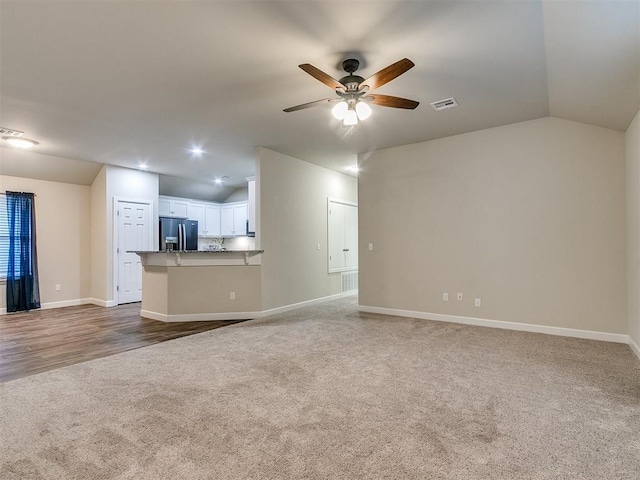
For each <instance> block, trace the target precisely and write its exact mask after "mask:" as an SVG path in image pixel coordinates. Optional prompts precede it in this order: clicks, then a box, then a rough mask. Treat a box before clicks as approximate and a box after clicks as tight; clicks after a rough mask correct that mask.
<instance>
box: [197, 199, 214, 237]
mask: <svg viewBox="0 0 640 480" xmlns="http://www.w3.org/2000/svg"><path fill="white" fill-rule="evenodd" d="M189 220H197V221H198V236H199V237H219V236H220V207H219V206H218V205H213V204H210V203H201V202H191V203H189Z"/></svg>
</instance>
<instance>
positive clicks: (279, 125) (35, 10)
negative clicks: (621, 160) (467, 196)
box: [0, 0, 640, 197]
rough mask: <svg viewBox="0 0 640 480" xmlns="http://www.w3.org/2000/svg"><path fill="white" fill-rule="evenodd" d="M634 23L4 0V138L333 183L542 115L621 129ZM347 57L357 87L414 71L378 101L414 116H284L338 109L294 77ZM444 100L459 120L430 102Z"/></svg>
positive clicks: (47, 149)
mask: <svg viewBox="0 0 640 480" xmlns="http://www.w3.org/2000/svg"><path fill="white" fill-rule="evenodd" d="M639 25H640V8H639V2H638V1H633V0H632V1H607V0H602V1H584V2H583V1H541V0H537V1H493V2H490V1H467V2H459V1H437V2H435V1H360V2H358V1H348V0H346V1H341V2H336V1H318V2H316V1H282V2H274V1H268V0H263V1H254V2H247V1H177V0H176V1H163V2H155V1H153V2H151V1H149V2H140V1H124V2H113V1H83V2H78V1H64V0H57V1H7V0H3V1H1V2H0V28H1V30H0V53H1V58H0V95H1V97H0V102H1V103H0V108H1V110H0V126H3V127H8V128H13V129H17V130H22V131H24V132H25V136H27V137H30V138H34V139H36V140H38V141H39V142H40V144H39V145H38V146H37V147H36V149H37V152H39V153H44V154H48V155H53V156H56V157H64V158H69V159H75V160H88V161H92V162H100V163H107V164H114V165H120V166H127V167H132V168H138V166H139V165H140V164H141V163H144V164H146V165H147V166H148V169H149V170H150V171H155V172H158V173H161V174H165V175H170V176H175V177H182V178H183V179H187V180H186V184H187V185H188V184H189V183H197V182H210V181H212V180H213V178H215V177H222V176H227V177H229V178H228V179H225V182H226V185H227V186H228V187H233V186H239V185H242V184H244V177H246V176H249V175H252V174H253V173H254V149H255V147H266V148H270V149H273V150H276V151H279V152H282V153H285V154H289V155H292V156H295V157H297V158H300V159H303V160H307V161H309V162H313V163H317V164H320V165H324V166H327V167H329V168H333V169H336V170H340V171H344V170H345V169H346V168H347V167H348V166H352V165H354V164H355V162H356V156H357V154H358V153H360V152H366V151H371V150H376V149H381V148H387V147H393V146H397V145H402V144H408V143H415V142H421V141H426V140H431V139H435V138H440V137H445V136H450V135H455V134H459V133H464V132H469V131H473V130H479V129H484V128H490V127H494V126H499V125H504V124H509V123H513V122H519V121H524V120H529V119H535V118H540V117H544V116H548V115H552V116H557V117H560V118H565V119H569V120H575V121H580V122H585V123H589V124H593V125H599V126H602V127H606V128H611V129H615V130H620V131H624V130H625V129H626V128H627V126H628V125H629V123H630V122H631V120H632V119H633V117H634V115H635V114H636V113H637V112H638V109H639V107H640V68H639V64H640V34H639V31H640V26H639ZM348 57H354V58H357V59H359V60H360V61H361V67H360V70H359V71H358V73H359V74H361V75H362V76H364V77H367V76H369V75H371V74H373V73H375V72H376V71H378V70H380V69H382V68H383V67H385V66H387V65H389V64H391V63H393V62H395V61H397V60H399V59H401V58H404V57H407V58H410V59H411V60H412V61H413V62H414V63H415V64H416V66H415V67H414V68H413V69H411V70H409V71H408V72H407V73H405V74H404V75H402V76H400V77H398V78H397V79H396V80H394V81H393V82H391V83H389V84H387V85H384V86H383V87H381V88H380V89H379V93H383V94H388V95H397V96H401V97H405V98H410V99H415V100H418V101H419V102H420V106H419V107H418V108H417V109H416V110H400V109H391V108H384V107H376V106H374V112H373V115H372V116H371V118H369V119H368V120H366V121H364V122H361V123H360V124H359V125H358V126H357V127H355V128H354V129H346V128H344V127H342V126H341V124H340V122H339V121H337V120H335V119H333V118H332V116H331V114H330V108H331V106H330V105H324V106H322V107H317V108H312V109H307V110H301V111H298V112H293V113H284V112H283V111H282V110H283V109H284V108H286V107H290V106H292V105H297V104H300V103H304V102H308V101H312V100H318V99H322V98H327V97H332V96H334V95H335V94H334V93H333V92H332V91H331V90H330V89H329V88H327V87H326V86H325V85H323V84H322V83H320V82H318V81H317V80H315V79H314V78H312V77H311V76H309V75H307V74H306V73H305V72H303V71H302V70H300V69H299V68H298V65H299V64H301V63H311V64H313V65H315V66H316V67H318V68H320V69H321V70H323V71H325V72H327V73H328V74H330V75H332V76H334V77H335V78H340V77H341V76H343V75H344V72H343V71H342V70H341V68H340V64H341V62H342V60H343V59H345V58H348ZM447 97H454V98H455V99H456V100H457V101H458V103H459V105H460V106H459V107H458V108H455V109H451V110H445V111H441V112H436V111H435V110H433V109H432V108H431V106H430V105H429V103H430V102H434V101H437V100H441V99H444V98H447ZM193 145H199V146H202V147H203V148H204V150H205V154H204V155H202V156H201V157H197V156H194V155H191V154H190V153H189V152H188V148H189V147H190V146H193ZM3 151H5V148H0V153H2V152H3ZM0 165H2V164H0ZM5 168H8V167H5ZM0 173H2V172H0ZM213 188H215V187H212V190H211V191H212V192H214V193H212V195H213V196H214V197H215V191H214V190H213Z"/></svg>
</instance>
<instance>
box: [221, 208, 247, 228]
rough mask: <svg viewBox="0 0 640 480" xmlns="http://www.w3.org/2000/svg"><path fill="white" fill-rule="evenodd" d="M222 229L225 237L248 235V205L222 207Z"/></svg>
mask: <svg viewBox="0 0 640 480" xmlns="http://www.w3.org/2000/svg"><path fill="white" fill-rule="evenodd" d="M220 216H221V220H220V227H221V232H220V233H221V235H222V236H223V237H235V236H241V235H246V234H247V203H246V202H242V203H235V204H228V205H222V207H220Z"/></svg>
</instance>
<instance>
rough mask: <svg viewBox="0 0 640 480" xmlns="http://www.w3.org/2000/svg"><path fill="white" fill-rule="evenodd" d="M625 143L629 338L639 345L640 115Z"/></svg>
mask: <svg viewBox="0 0 640 480" xmlns="http://www.w3.org/2000/svg"><path fill="white" fill-rule="evenodd" d="M625 140H626V149H625V150H626V180H627V189H626V192H627V308H628V314H629V336H630V337H631V339H632V340H633V341H634V342H635V344H636V345H640V113H638V114H637V115H636V117H635V119H634V120H633V122H632V123H631V125H630V126H629V129H628V130H627V133H626V136H625Z"/></svg>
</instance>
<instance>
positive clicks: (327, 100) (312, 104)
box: [283, 98, 339, 112]
mask: <svg viewBox="0 0 640 480" xmlns="http://www.w3.org/2000/svg"><path fill="white" fill-rule="evenodd" d="M335 100H336V99H334V98H323V99H322V100H316V101H314V102H309V103H303V104H302V105H296V106H295V107H289V108H285V109H284V110H283V112H296V111H298V110H304V109H305V108H311V107H315V106H318V105H322V104H323V103H330V102H333V101H335ZM337 100H339V99H337Z"/></svg>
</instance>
